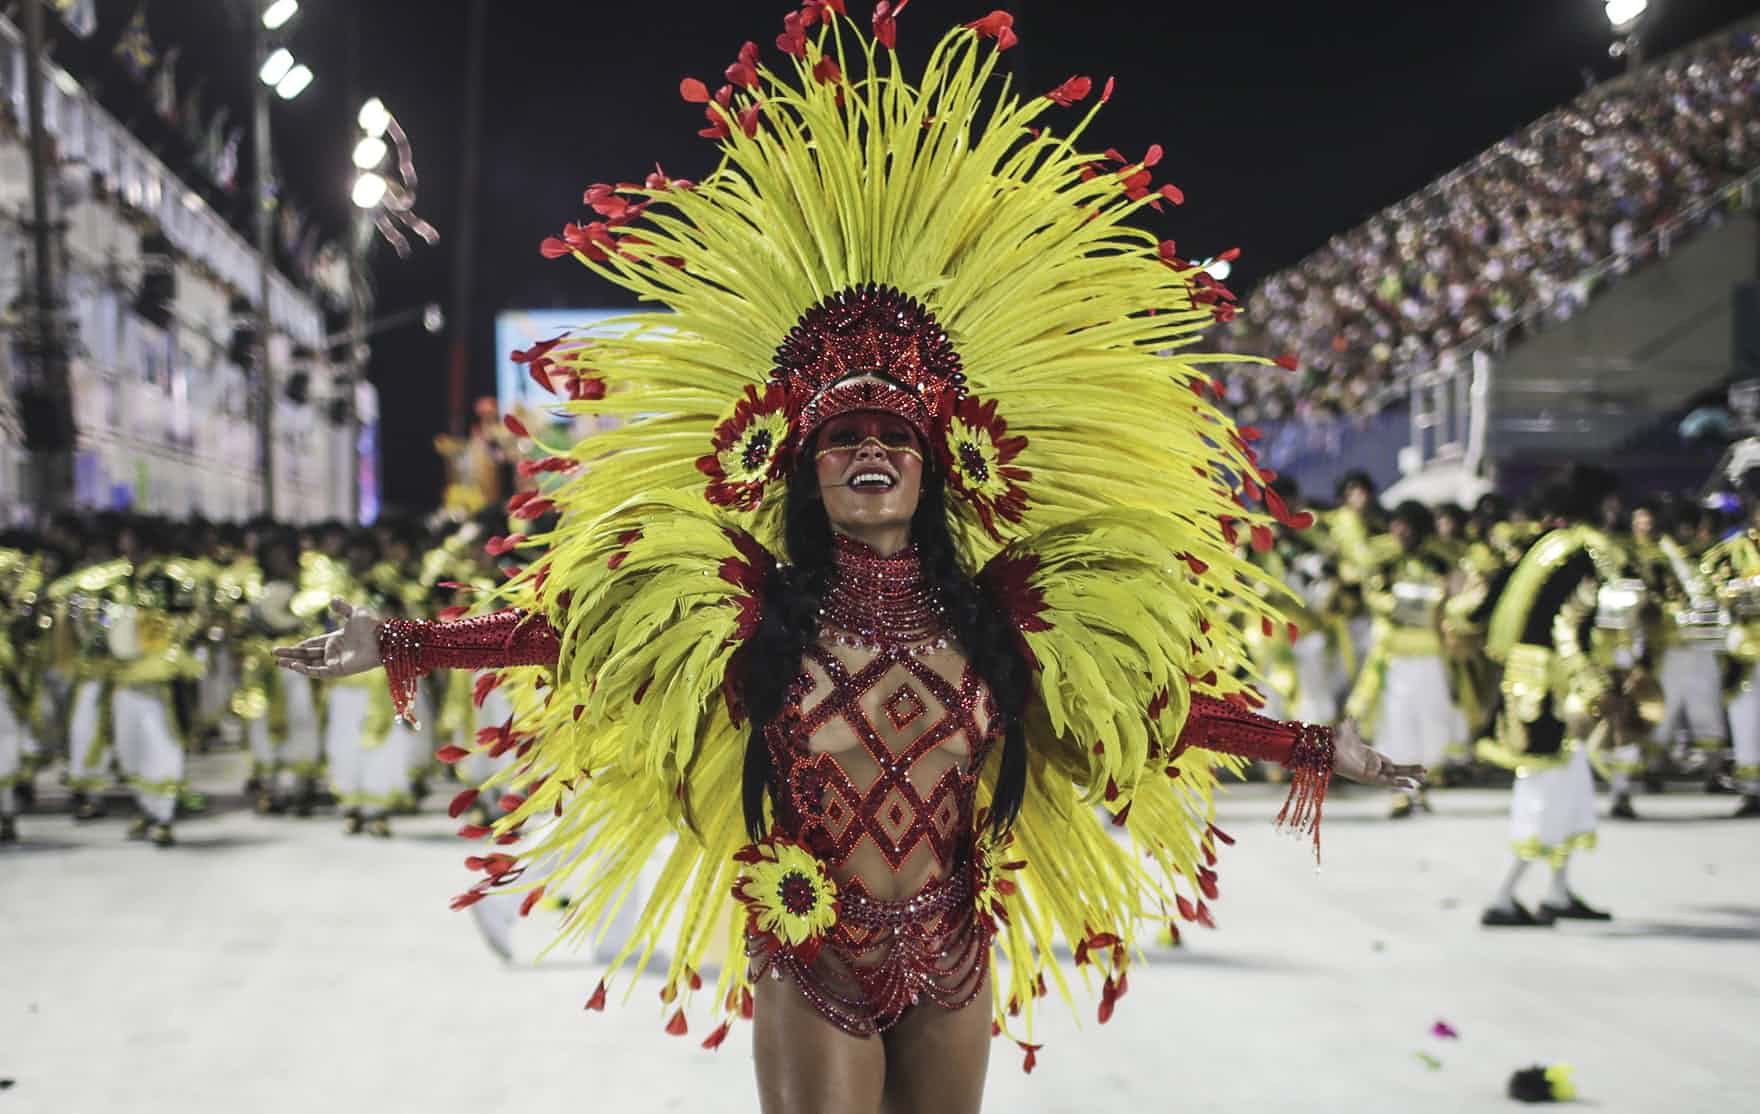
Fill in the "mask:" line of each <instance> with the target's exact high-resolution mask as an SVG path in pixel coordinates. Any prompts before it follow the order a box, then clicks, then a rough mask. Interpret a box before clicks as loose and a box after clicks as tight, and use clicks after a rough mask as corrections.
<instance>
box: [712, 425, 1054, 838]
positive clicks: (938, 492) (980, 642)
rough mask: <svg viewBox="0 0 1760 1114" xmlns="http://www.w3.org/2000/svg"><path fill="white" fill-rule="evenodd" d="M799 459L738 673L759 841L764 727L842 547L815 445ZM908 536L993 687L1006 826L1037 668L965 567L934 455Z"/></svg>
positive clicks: (994, 819) (1020, 777)
mask: <svg viewBox="0 0 1760 1114" xmlns="http://www.w3.org/2000/svg"><path fill="white" fill-rule="evenodd" d="M798 461H799V463H798V464H797V465H796V467H795V470H794V473H793V474H792V475H791V476H790V477H789V480H788V495H787V498H786V501H785V502H784V504H783V544H784V546H785V548H786V552H787V556H788V561H789V563H788V564H785V565H781V566H779V567H778V568H777V570H776V572H775V575H773V576H772V577H771V578H770V581H769V583H768V584H767V585H766V586H765V590H764V598H763V609H762V615H761V618H760V620H759V623H758V630H757V632H756V633H755V634H753V635H752V638H751V640H750V641H749V642H747V643H746V646H745V649H744V650H743V651H742V652H741V654H740V660H739V669H738V676H737V682H738V685H739V697H740V703H741V706H742V707H743V708H744V710H745V713H746V715H747V716H748V717H750V721H751V734H750V735H749V736H748V737H747V739H746V755H745V770H744V786H743V788H744V794H743V799H744V803H745V821H746V832H747V833H748V834H749V835H750V836H751V838H752V839H753V840H754V841H755V840H761V839H763V838H765V836H767V835H768V834H769V832H768V831H767V830H766V828H765V824H764V799H765V797H766V796H769V797H771V799H774V798H775V795H776V785H775V779H776V771H775V769H774V768H773V766H772V764H771V761H770V747H769V743H768V741H767V740H766V739H765V737H764V729H765V728H766V727H767V726H768V725H769V724H770V723H771V722H772V721H773V720H775V718H776V717H777V716H778V715H780V714H781V713H782V710H783V707H784V705H785V704H786V702H787V700H788V690H789V687H790V686H791V685H792V684H793V683H794V680H795V678H796V677H798V676H799V675H800V670H801V656H802V655H803V654H805V653H806V650H807V647H809V646H811V645H812V644H813V643H814V642H816V641H817V640H818V637H819V604H820V601H821V600H823V599H824V597H825V590H826V587H827V586H828V585H829V584H830V582H831V576H832V572H833V564H834V559H835V552H836V549H835V544H834V542H833V538H832V531H831V520H830V519H829V518H828V517H827V516H826V513H825V503H824V501H823V499H821V498H820V492H819V476H818V472H817V470H816V467H815V464H814V460H813V453H812V452H811V446H808V448H807V449H805V450H803V451H802V452H801V453H800V454H799V457H798ZM911 542H912V543H913V544H914V545H915V546H916V548H917V556H918V559H919V561H920V562H921V564H922V568H923V576H924V579H926V580H927V581H928V583H929V587H930V590H931V591H932V592H934V593H935V595H936V597H937V599H938V601H939V602H940V604H941V608H942V614H943V617H944V618H945V619H946V620H947V625H948V627H949V628H950V629H951V630H952V632H953V634H954V636H955V637H956V638H958V639H959V644H960V646H961V648H963V649H964V651H965V654H966V659H967V660H968V661H969V662H970V663H971V666H972V670H973V672H975V673H976V674H977V675H978V677H979V679H980V680H982V681H983V682H984V684H985V685H986V686H987V687H988V688H989V690H990V694H991V696H992V697H993V698H994V699H995V701H996V710H997V713H998V714H999V716H1000V717H1001V720H1002V725H1003V743H1002V759H1001V762H1002V764H1001V767H1000V768H999V769H998V770H997V776H996V791H995V793H994V794H993V795H992V797H991V801H990V822H991V825H992V827H993V828H994V829H995V830H996V831H998V832H1001V831H1003V830H1005V829H1007V828H1008V826H1009V825H1011V824H1012V823H1014V819H1015V817H1016V816H1018V815H1020V811H1021V801H1022V799H1023V798H1024V797H1025V796H1026V789H1027V737H1026V730H1025V728H1024V727H1023V725H1022V721H1023V719H1024V717H1025V715H1026V708H1027V699H1028V697H1029V695H1030V694H1031V692H1032V677H1031V672H1030V669H1029V667H1028V665H1027V661H1026V657H1025V655H1024V654H1022V652H1021V649H1020V645H1019V643H1018V642H1016V640H1015V632H1014V628H1013V625H1012V624H1011V623H1010V622H1009V619H1008V617H1007V615H1006V614H1005V613H1004V611H1003V610H1002V609H1001V608H1000V607H998V606H997V605H996V604H995V603H994V602H993V601H992V600H991V598H990V597H989V594H988V593H987V592H985V591H984V590H983V588H982V587H980V586H979V585H978V584H977V583H976V582H974V581H973V580H972V578H971V577H970V576H968V575H966V573H965V571H964V570H963V569H961V568H960V564H959V555H958V551H957V549H956V547H955V544H954V539H953V534H952V532H951V531H950V530H949V529H948V526H947V493H946V487H945V485H944V483H943V480H942V476H941V472H940V470H939V469H937V468H935V467H934V466H932V465H931V466H929V467H925V468H924V470H923V487H922V493H921V495H920V496H919V497H918V500H917V509H916V513H915V514H914V515H913V516H912V517H911ZM973 741H974V742H976V740H973Z"/></svg>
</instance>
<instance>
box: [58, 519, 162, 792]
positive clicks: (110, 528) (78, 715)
mask: <svg viewBox="0 0 1760 1114" xmlns="http://www.w3.org/2000/svg"><path fill="white" fill-rule="evenodd" d="M87 544H88V548H87V550H86V553H87V555H88V556H87V558H86V560H87V563H85V564H82V565H79V566H77V567H75V568H74V569H73V570H72V571H70V572H68V573H67V574H66V575H64V576H62V577H60V578H59V579H57V580H55V581H54V582H53V583H51V584H50V585H49V587H48V589H47V593H46V594H47V596H48V600H49V614H50V616H51V623H52V630H51V640H52V641H51V649H50V661H51V663H52V665H51V667H52V668H53V669H54V670H55V671H56V672H57V673H59V675H60V676H61V678H62V679H63V681H64V683H65V686H66V688H67V692H68V714H67V747H68V756H67V784H68V788H70V789H71V790H72V791H73V799H72V805H73V815H74V819H76V820H96V819H98V818H100V817H102V816H104V815H106V814H107V812H108V809H107V807H106V805H105V803H104V793H105V791H106V790H107V789H109V787H110V785H111V782H112V780H113V779H112V776H111V763H112V742H113V736H112V731H111V728H112V723H111V710H112V709H111V700H110V695H111V688H112V678H113V677H114V674H115V667H116V659H115V657H114V655H113V654H112V652H111V649H110V645H109V616H110V612H111V610H112V609H113V608H116V607H119V606H123V605H124V604H125V602H126V599H127V596H128V586H129V581H130V579H131V578H132V577H133V576H134V566H135V560H136V559H137V558H139V557H140V556H142V551H141V544H140V539H139V535H138V533H137V531H136V529H135V527H134V526H133V525H132V524H131V523H128V522H126V521H124V520H121V519H120V518H108V519H100V520H99V522H98V524H97V526H96V529H94V531H93V532H92V534H91V536H90V537H89V539H88V542H87ZM112 546H114V548H112Z"/></svg>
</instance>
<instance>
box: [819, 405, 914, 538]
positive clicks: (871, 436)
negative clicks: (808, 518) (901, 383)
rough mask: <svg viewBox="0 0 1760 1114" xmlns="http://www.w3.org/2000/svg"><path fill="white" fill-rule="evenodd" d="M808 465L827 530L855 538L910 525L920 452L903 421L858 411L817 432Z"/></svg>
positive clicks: (884, 415) (828, 424) (878, 412)
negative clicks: (812, 468)
mask: <svg viewBox="0 0 1760 1114" xmlns="http://www.w3.org/2000/svg"><path fill="white" fill-rule="evenodd" d="M816 444H817V450H816V452H815V453H814V466H815V470H816V472H817V473H818V477H819V492H820V494H821V496H822V497H823V498H824V500H825V514H826V516H827V517H828V518H830V520H831V525H832V527H833V528H835V529H837V530H839V531H841V532H843V533H846V534H854V535H861V534H864V533H866V532H868V531H872V530H876V529H885V528H887V527H898V526H902V527H906V528H908V527H909V526H910V521H911V516H912V515H914V514H916V513H917V499H918V497H919V496H920V495H921V494H922V490H923V450H922V446H921V445H920V444H919V442H918V440H917V434H916V431H915V430H913V429H912V428H911V426H910V423H909V422H906V421H905V420H904V419H903V418H900V417H898V416H897V415H894V414H887V413H883V412H881V411H878V410H862V411H857V412H856V413H853V414H844V415H842V416H840V417H836V418H833V419H831V420H830V421H828V422H826V423H825V425H824V426H823V427H822V428H821V429H820V430H819V436H818V440H817V442H816Z"/></svg>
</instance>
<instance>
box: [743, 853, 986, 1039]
mask: <svg viewBox="0 0 1760 1114" xmlns="http://www.w3.org/2000/svg"><path fill="white" fill-rule="evenodd" d="M839 900H840V905H841V911H840V913H839V916H838V920H837V925H836V927H835V928H833V929H832V933H831V938H830V939H829V940H828V941H827V942H826V945H825V947H824V948H822V949H821V950H820V952H819V955H818V957H817V958H816V959H814V961H813V962H812V963H811V964H805V963H802V962H801V961H800V958H799V957H798V956H796V955H795V954H794V953H793V952H791V951H789V950H787V949H777V950H775V951H770V952H764V951H762V950H761V949H760V948H759V947H758V945H757V944H756V942H755V941H748V945H747V949H748V950H747V954H748V957H749V958H750V959H751V961H752V972H751V973H752V979H753V981H754V982H755V981H756V980H758V979H760V978H762V977H763V976H764V975H765V974H766V973H768V974H769V975H770V977H772V978H775V979H780V978H783V977H784V976H785V975H786V976H787V977H788V978H790V979H792V980H793V981H794V983H795V985H796V986H798V987H799V988H800V991H801V994H802V995H804V996H805V997H806V999H807V1001H808V1002H809V1003H811V1004H812V1006H813V1008H814V1009H815V1010H817V1011H818V1012H819V1014H820V1015H821V1016H823V1017H824V1018H825V1020H827V1021H829V1022H831V1023H832V1024H833V1025H835V1026H837V1027H838V1028H839V1029H842V1030H843V1031H844V1032H846V1033H849V1034H851V1035H853V1036H859V1037H866V1036H872V1035H874V1034H876V1033H880V1032H884V1031H885V1030H886V1029H889V1028H891V1027H892V1026H893V1025H894V1024H896V1023H897V1022H898V1019H899V1018H900V1017H902V1016H904V1013H905V1011H906V1010H908V1009H910V1008H911V1007H912V1006H915V1005H918V1004H919V1003H925V1002H927V1003H933V1004H934V1005H936V1006H939V1007H940V1008H942V1009H947V1010H957V1009H961V1008H963V1007H965V1006H967V1005H970V1004H971V1003H972V1001H973V1000H974V999H975V998H977V996H978V992H979V991H980V990H981V989H982V988H983V986H984V974H985V972H986V970H987V969H988V964H989V959H990V933H989V930H988V928H987V927H986V926H985V924H984V922H982V921H981V920H980V919H979V918H978V917H977V915H976V912H975V910H974V909H973V907H972V887H971V879H970V878H969V876H968V874H967V872H966V871H963V870H961V871H957V872H955V873H954V875H953V876H952V877H949V878H939V879H936V880H934V881H932V882H930V883H928V884H927V885H925V886H924V887H923V888H922V889H921V890H919V891H918V892H917V893H916V895H915V896H913V897H910V898H907V899H905V900H902V901H883V900H881V899H879V898H874V897H870V896H868V894H867V893H865V892H863V890H862V889H861V883H860V881H859V880H857V881H855V882H853V883H851V884H850V885H849V888H847V889H846V890H845V891H844V893H843V894H842V895H840V899H839Z"/></svg>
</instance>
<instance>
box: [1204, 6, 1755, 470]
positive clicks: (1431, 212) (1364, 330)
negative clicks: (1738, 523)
mask: <svg viewBox="0 0 1760 1114" xmlns="http://www.w3.org/2000/svg"><path fill="white" fill-rule="evenodd" d="M1757 30H1760V20H1748V21H1744V22H1743V23H1742V24H1739V25H1737V26H1735V27H1732V28H1728V29H1726V30H1724V31H1722V32H1720V33H1718V34H1716V35H1713V36H1710V37H1708V38H1706V39H1703V40H1701V41H1699V42H1697V43H1695V44H1693V45H1691V46H1689V47H1686V48H1684V49H1682V50H1680V51H1677V52H1675V53H1673V54H1671V55H1668V56H1666V57H1664V58H1661V59H1659V60H1657V61H1655V62H1653V63H1651V64H1650V65H1648V66H1645V67H1644V68H1642V69H1639V70H1637V71H1635V72H1632V73H1628V74H1626V75H1625V76H1622V77H1621V78H1619V79H1616V80H1612V81H1608V82H1605V83H1603V84H1600V85H1597V86H1595V87H1593V88H1591V89H1589V90H1587V91H1585V92H1584V93H1583V94H1582V95H1581V96H1579V97H1577V98H1576V99H1575V100H1573V101H1572V102H1571V103H1569V104H1566V105H1562V106H1560V107H1559V108H1557V109H1554V110H1553V111H1551V112H1549V113H1547V114H1546V115H1544V116H1542V117H1541V118H1540V119H1538V120H1536V121H1535V122H1533V123H1532V124H1530V125H1528V126H1527V127H1525V128H1523V129H1521V130H1520V131H1518V132H1517V133H1515V134H1513V135H1511V136H1509V137H1508V138H1507V139H1505V140H1503V141H1501V142H1499V143H1497V144H1496V145H1494V146H1493V147H1491V148H1489V149H1488V150H1486V151H1484V152H1482V153H1481V154H1480V155H1478V156H1476V157H1475V158H1473V159H1471V160H1470V161H1468V162H1467V163H1465V164H1464V165H1462V166H1460V167H1458V168H1456V169H1454V170H1453V171H1450V172H1449V173H1448V174H1446V175H1444V176H1443V177H1441V178H1440V179H1438V180H1437V181H1435V182H1434V183H1432V184H1431V185H1430V186H1428V187H1426V188H1425V189H1423V190H1421V191H1419V192H1418V193H1416V194H1414V195H1412V196H1410V197H1407V198H1405V199H1404V200H1402V201H1400V202H1398V203H1396V204H1394V205H1392V206H1390V207H1388V208H1387V209H1385V210H1383V211H1381V212H1378V213H1376V214H1375V215H1374V216H1372V217H1370V218H1369V219H1368V220H1367V221H1365V222H1364V223H1363V224H1361V225H1360V226H1358V227H1356V228H1353V229H1351V230H1349V231H1347V232H1344V233H1341V234H1339V235H1337V236H1335V237H1333V238H1332V239H1331V240H1330V241H1328V242H1327V243H1326V244H1325V245H1324V246H1323V247H1321V248H1320V249H1319V250H1318V251H1316V252H1314V253H1313V254H1312V255H1310V256H1308V257H1307V258H1306V259H1303V260H1302V261H1301V262H1300V263H1298V264H1296V265H1295V266H1293V267H1290V268H1289V269H1287V270H1284V271H1281V272H1278V273H1276V274H1273V275H1271V276H1269V277H1268V278H1266V279H1264V280H1263V281H1262V282H1260V283H1259V285H1258V286H1257V288H1256V289H1254V290H1253V291H1252V293H1251V295H1250V296H1249V298H1248V299H1247V306H1246V309H1247V312H1246V313H1245V314H1244V315H1242V316H1241V317H1239V318H1237V319H1236V320H1235V321H1234V322H1233V323H1232V324H1231V325H1230V326H1229V327H1228V329H1227V333H1226V337H1225V344H1226V345H1227V346H1228V347H1230V348H1232V349H1233V350H1236V351H1247V352H1261V353H1267V354H1273V355H1276V354H1282V353H1294V354H1295V355H1296V356H1297V358H1298V360H1299V369H1298V370H1296V371H1295V372H1293V373H1290V372H1282V371H1281V370H1279V369H1275V368H1272V369H1261V368H1257V367H1254V368H1252V369H1251V370H1246V371H1235V372H1232V373H1231V374H1229V375H1228V376H1226V377H1225V379H1224V383H1223V387H1224V390H1225V393H1226V397H1227V400H1228V402H1229V404H1230V405H1231V406H1232V408H1233V409H1234V411H1235V413H1236V414H1237V416H1238V417H1239V418H1240V419H1241V420H1242V421H1243V422H1247V423H1252V424H1255V425H1257V426H1259V427H1260V428H1261V429H1262V430H1263V431H1264V432H1265V434H1266V437H1267V442H1268V449H1269V452H1270V455H1271V458H1272V459H1273V461H1274V462H1276V463H1277V465H1278V466H1279V468H1280V470H1282V471H1285V472H1286V473H1291V474H1294V475H1296V476H1297V477H1298V478H1300V479H1301V480H1303V481H1304V486H1306V487H1309V488H1310V489H1315V490H1318V489H1321V488H1328V487H1330V486H1331V482H1332V479H1333V478H1334V477H1336V476H1337V475H1342V474H1343V473H1344V472H1345V471H1347V470H1351V469H1362V470H1366V471H1368V472H1369V473H1371V474H1372V475H1374V476H1375V477H1376V478H1377V479H1378V480H1379V481H1381V482H1382V483H1383V484H1391V483H1393V482H1394V481H1396V480H1397V479H1399V478H1400V477H1401V476H1402V475H1403V476H1406V477H1410V476H1413V475H1415V474H1417V473H1419V472H1420V471H1423V470H1424V469H1425V468H1426V466H1432V467H1433V466H1434V465H1435V464H1436V462H1437V460H1438V458H1440V460H1441V463H1442V464H1443V465H1444V466H1445V467H1446V468H1447V469H1448V470H1449V472H1450V476H1451V480H1450V483H1449V484H1448V485H1445V487H1444V488H1443V489H1442V490H1441V491H1439V492H1438V493H1437V495H1438V497H1450V498H1465V497H1468V496H1470V495H1471V494H1472V489H1473V488H1475V487H1482V486H1484V478H1485V476H1486V473H1487V472H1488V471H1490V470H1491V465H1492V463H1493V462H1494V461H1496V462H1500V463H1502V464H1504V465H1505V466H1509V465H1512V464H1513V465H1517V466H1519V465H1520V462H1521V460H1523V459H1524V458H1531V457H1546V456H1552V455H1570V456H1572V457H1573V458H1577V459H1581V458H1582V457H1583V456H1584V455H1585V454H1591V455H1595V454H1599V455H1611V454H1612V453H1613V452H1614V451H1616V450H1618V449H1621V448H1622V447H1626V446H1627V445H1628V443H1629V442H1633V441H1634V439H1635V441H1636V442H1639V443H1642V442H1643V441H1644V440H1645V435H1646V434H1647V433H1648V434H1652V435H1654V433H1655V430H1654V429H1653V428H1652V427H1656V428H1660V425H1661V424H1666V425H1667V428H1668V429H1669V430H1672V429H1674V428H1675V426H1676V425H1678V421H1671V422H1664V419H1666V418H1668V417H1670V416H1671V414H1672V412H1673V411H1675V410H1677V409H1682V410H1683V412H1685V411H1691V410H1694V409H1696V408H1695V405H1694V404H1695V403H1698V402H1701V401H1702V400H1703V398H1704V396H1705V395H1706V393H1707V392H1718V393H1721V392H1722V390H1723V389H1724V387H1725V385H1726V383H1727V382H1728V381H1729V380H1730V379H1731V378H1732V373H1734V372H1736V371H1738V370H1741V369H1739V368H1738V367H1737V365H1738V364H1741V363H1743V362H1744V360H1743V358H1742V356H1741V354H1740V352H1739V351H1738V349H1740V348H1741V347H1742V346H1741V345H1740V344H1739V343H1738V344H1736V345H1734V346H1732V344H1731V339H1732V337H1737V336H1740V335H1743V334H1742V332H1741V327H1740V325H1739V323H1738V322H1737V321H1735V320H1732V318H1741V319H1743V320H1745V319H1746V318H1745V317H1744V316H1743V315H1742V314H1740V313H1739V312H1738V309H1737V307H1738V305H1740V304H1744V303H1743V298H1744V297H1745V295H1744V294H1743V293H1742V291H1743V290H1745V289H1746V288H1745V287H1743V286H1742V285H1741V284H1743V283H1745V282H1747V281H1749V280H1752V279H1753V278H1754V276H1755V266H1756V258H1757V255H1760V252H1757V250H1756V238H1755V236H1756V233H1755V225H1754V220H1753V217H1752V216H1751V215H1750V214H1751V212H1752V208H1753V205H1754V201H1755V198H1754V185H1755V180H1756V177H1757V176H1760V111H1756V103H1757V102H1756V98H1757V97H1760V37H1757V35H1756V31H1757ZM1701 241H1706V242H1703V243H1702V242H1701ZM1640 278H1641V279H1642V281H1639V279H1640ZM1621 291H1624V294H1623V295H1621V296H1620V297H1615V296H1614V295H1615V294H1616V293H1619V292H1621ZM1732 291H1733V292H1732ZM1603 303H1607V304H1606V305H1605V308H1603ZM1567 326H1568V327H1567ZM1493 369H1495V371H1493ZM1745 370H1746V372H1747V373H1752V372H1755V371H1760V368H1747V369H1745ZM1735 377H1737V378H1739V377H1741V376H1740V375H1737V376H1735ZM1668 447H1669V449H1670V450H1671V454H1672V458H1673V459H1674V460H1676V461H1678V460H1679V459H1680V457H1679V454H1678V453H1672V450H1674V449H1677V448H1678V447H1679V446H1677V445H1672V444H1671V445H1670V446H1668ZM1692 466H1693V465H1688V467H1692ZM1463 485H1464V488H1463Z"/></svg>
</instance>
